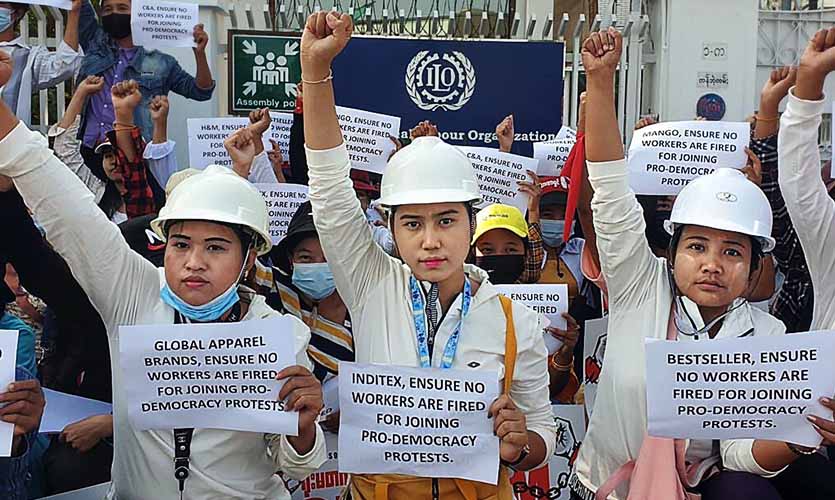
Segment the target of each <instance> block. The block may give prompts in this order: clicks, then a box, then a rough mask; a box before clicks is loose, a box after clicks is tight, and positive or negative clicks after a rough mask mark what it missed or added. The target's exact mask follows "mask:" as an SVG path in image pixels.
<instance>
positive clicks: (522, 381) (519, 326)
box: [307, 144, 556, 460]
mask: <svg viewBox="0 0 835 500" xmlns="http://www.w3.org/2000/svg"><path fill="white" fill-rule="evenodd" d="M307 165H308V168H309V175H310V202H311V204H312V205H313V220H314V222H315V223H316V230H317V232H318V233H319V241H320V242H321V244H322V250H324V252H325V256H326V257H327V261H328V263H329V264H330V268H331V271H332V272H333V275H334V282H335V283H336V289H337V291H339V295H340V297H342V300H343V301H344V302H345V305H346V306H347V307H348V310H349V311H350V313H351V322H352V324H353V333H354V353H355V355H356V360H357V362H359V363H381V364H387V365H400V366H410V367H419V366H420V358H419V356H418V353H417V341H416V335H415V325H414V321H413V316H412V312H411V311H412V308H411V307H412V306H411V300H410V292H409V290H410V287H409V282H410V278H411V277H412V272H411V270H410V269H409V268H408V267H407V266H406V265H405V264H403V263H401V262H400V261H399V260H396V259H394V258H392V257H390V256H389V255H387V254H386V253H385V252H384V251H383V249H382V248H380V247H379V246H378V245H377V244H376V243H374V241H373V239H372V235H371V228H370V227H369V224H368V221H367V219H366V216H365V214H364V213H363V212H362V208H361V206H360V202H359V200H358V199H357V195H356V193H355V192H354V189H353V183H352V181H351V179H350V178H349V171H350V168H351V163H350V161H349V159H348V152H347V150H346V149H345V146H344V144H343V145H342V146H339V147H337V148H334V149H331V150H327V151H312V150H310V149H308V150H307ZM464 270H465V272H466V273H467V274H468V276H469V277H470V279H472V280H474V281H477V282H480V283H481V285H480V286H479V287H478V290H477V291H476V293H475V295H474V296H473V300H472V305H471V307H470V313H469V314H468V315H467V318H466V319H465V321H464V324H463V325H462V329H461V337H460V341H459V344H458V351H457V352H456V355H455V358H454V361H453V364H452V368H455V369H459V370H474V369H477V370H495V371H497V372H498V374H499V379H500V380H503V379H504V353H505V316H504V312H503V311H502V307H501V303H500V301H499V298H498V293H497V291H496V288H495V287H494V286H493V285H492V284H490V282H489V281H488V280H487V273H485V272H484V271H482V270H481V269H478V268H477V267H475V266H469V265H468V266H465V269H464ZM460 315H461V308H460V296H459V300H457V301H456V302H455V304H453V306H452V307H451V308H450V310H449V311H448V312H447V314H446V315H445V317H444V319H443V321H442V322H441V324H440V325H439V328H438V331H437V332H436V335H435V346H436V349H435V352H436V353H437V352H440V350H442V349H443V347H441V348H440V349H438V348H437V346H445V345H446V343H447V341H448V340H449V337H450V336H451V334H452V331H453V330H454V328H455V326H456V324H457V322H458V319H459V318H460ZM513 319H514V325H515V327H516V337H517V346H518V347H517V351H518V354H517V360H516V370H515V372H514V376H513V383H512V387H511V391H510V396H511V397H512V398H513V401H514V402H515V403H516V405H517V407H518V408H519V409H520V410H521V411H522V412H523V413H524V414H525V416H526V418H527V425H528V429H529V430H532V431H534V432H536V433H537V434H539V435H540V436H541V437H542V439H543V441H544V442H545V446H546V448H547V452H546V454H545V457H546V460H547V459H548V458H549V457H550V456H551V455H552V454H553V451H554V448H555V446H556V426H555V425H554V416H553V414H552V413H551V401H550V399H549V390H548V384H549V377H548V362H547V355H548V354H547V351H546V349H545V342H544V340H543V337H542V328H543V325H544V317H543V316H542V315H540V314H538V313H536V312H534V311H533V310H531V309H529V308H527V307H525V306H524V305H522V304H519V303H514V304H513ZM441 358H442V356H439V355H437V354H436V355H435V356H433V360H432V363H433V366H435V367H437V366H440V363H441ZM485 417H486V416H485Z"/></svg>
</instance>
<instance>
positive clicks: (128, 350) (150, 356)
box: [119, 316, 298, 436]
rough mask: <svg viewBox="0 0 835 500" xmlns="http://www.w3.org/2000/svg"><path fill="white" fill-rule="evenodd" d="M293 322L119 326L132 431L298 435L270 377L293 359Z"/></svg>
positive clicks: (280, 319)
mask: <svg viewBox="0 0 835 500" xmlns="http://www.w3.org/2000/svg"><path fill="white" fill-rule="evenodd" d="M294 327H295V325H294V319H293V318H289V317H284V316H282V317H277V318H270V319H265V320H251V321H241V322H237V323H208V324H184V325H136V326H121V327H119V354H120V365H121V367H122V372H123V374H124V378H123V380H124V381H125V384H124V385H125V391H126V394H127V400H128V416H129V417H130V421H131V424H132V425H133V427H134V428H135V429H137V430H147V429H172V428H175V427H199V428H211V429H226V430H234V431H251V432H267V433H274V434H285V435H288V436H296V435H298V413H297V412H287V411H284V401H278V392H279V390H280V388H281V386H282V385H283V382H278V381H276V380H275V377H276V376H277V375H278V372H279V371H281V370H282V369H283V368H286V367H287V366H290V365H295V364H296V355H295V353H294V345H295V337H294V336H293V329H294Z"/></svg>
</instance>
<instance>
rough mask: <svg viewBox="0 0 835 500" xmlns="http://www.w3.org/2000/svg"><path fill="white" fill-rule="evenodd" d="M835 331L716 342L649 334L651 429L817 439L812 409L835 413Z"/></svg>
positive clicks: (808, 442)
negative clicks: (832, 402) (829, 400)
mask: <svg viewBox="0 0 835 500" xmlns="http://www.w3.org/2000/svg"><path fill="white" fill-rule="evenodd" d="M833 359H835V332H831V331H828V332H814V333H803V334H793V335H779V336H762V337H745V338H732V339H721V340H711V341H709V342H675V341H666V340H658V339H647V341H646V361H647V380H651V381H652V383H651V384H647V416H648V421H649V428H648V430H649V434H650V435H652V436H659V437H675V438H690V439H771V440H776V441H787V442H792V443H797V444H799V445H803V446H817V445H818V444H820V442H821V436H820V435H819V434H818V433H817V432H815V430H814V428H813V427H812V425H811V424H810V423H809V421H808V420H807V419H806V416H807V415H817V416H820V417H823V418H826V419H831V418H832V411H830V410H827V409H826V408H824V407H823V406H822V405H821V404H820V403H819V402H818V399H819V398H821V397H823V396H825V397H832V396H833V394H835V364H833V363H832V360H833Z"/></svg>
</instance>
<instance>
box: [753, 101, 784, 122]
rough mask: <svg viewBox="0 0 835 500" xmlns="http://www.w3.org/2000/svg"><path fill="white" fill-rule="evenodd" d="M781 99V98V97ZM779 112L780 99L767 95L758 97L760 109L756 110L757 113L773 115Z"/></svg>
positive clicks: (766, 115)
mask: <svg viewBox="0 0 835 500" xmlns="http://www.w3.org/2000/svg"><path fill="white" fill-rule="evenodd" d="M781 100H782V99H781ZM779 112H780V101H776V102H775V101H774V100H772V99H771V98H769V97H761V98H760V109H758V110H757V115H762V116H765V117H769V118H770V117H774V116H777V113H779Z"/></svg>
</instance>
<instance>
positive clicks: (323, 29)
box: [301, 11, 354, 81]
mask: <svg viewBox="0 0 835 500" xmlns="http://www.w3.org/2000/svg"><path fill="white" fill-rule="evenodd" d="M353 31H354V21H353V20H352V19H351V16H349V15H347V14H340V13H339V12H331V11H320V12H316V13H314V14H311V15H310V17H308V18H307V25H306V26H305V27H304V33H303V34H302V48H301V64H302V74H303V75H304V78H305V79H306V80H308V81H318V80H321V79H324V78H326V77H327V76H328V73H329V72H330V66H331V62H333V60H334V58H336V56H337V55H338V54H339V53H340V52H342V49H344V48H345V46H346V45H348V41H349V40H351V34H352V33H353Z"/></svg>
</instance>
